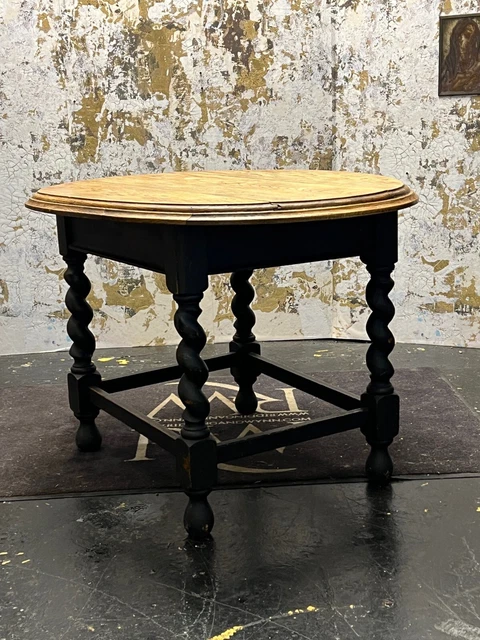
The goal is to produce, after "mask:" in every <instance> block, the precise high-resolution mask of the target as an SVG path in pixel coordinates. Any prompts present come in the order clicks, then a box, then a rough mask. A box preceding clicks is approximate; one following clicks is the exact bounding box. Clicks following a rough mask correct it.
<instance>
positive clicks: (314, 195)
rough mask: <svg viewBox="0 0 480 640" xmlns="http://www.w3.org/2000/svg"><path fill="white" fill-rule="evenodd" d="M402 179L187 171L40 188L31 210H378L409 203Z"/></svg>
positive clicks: (199, 219)
mask: <svg viewBox="0 0 480 640" xmlns="http://www.w3.org/2000/svg"><path fill="white" fill-rule="evenodd" d="M417 201H418V198H417V196H416V194H415V193H414V192H413V191H412V190H411V189H410V188H409V187H407V186H405V185H404V184H403V183H402V182H400V181H399V180H396V179H394V178H388V177H385V176H379V175H370V174H364V173H350V172H346V171H309V170H305V171H298V170H278V171H277V170H272V171H254V170H252V171H248V170H243V171H185V172H175V173H159V174H149V175H129V176H116V177H110V178H98V179H94V180H82V181H78V182H67V183H64V184H59V185H54V186H51V187H45V188H42V189H40V190H39V191H37V192H36V193H34V194H33V195H32V197H31V198H30V199H29V200H28V202H27V203H26V206H27V207H28V208H29V209H34V210H36V211H43V212H47V213H54V214H57V215H67V216H74V217H89V218H100V219H105V218H109V219H116V220H121V221H125V222H128V221H130V222H148V223H163V224H182V225H198V224H201V225H214V224H215V225H218V224H228V225H232V224H233V225H235V224H265V223H272V222H301V221H307V220H320V219H322V220H323V219H332V218H345V217H351V216H362V215H371V214H378V213H385V212H387V211H396V210H398V209H404V208H406V207H410V206H411V205H413V204H415V203H416V202H417Z"/></svg>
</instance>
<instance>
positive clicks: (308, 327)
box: [0, 0, 480, 353]
mask: <svg viewBox="0 0 480 640" xmlns="http://www.w3.org/2000/svg"><path fill="white" fill-rule="evenodd" d="M474 4H475V3H474V2H473V1H467V0H464V1H459V2H456V3H455V2H453V1H452V2H450V1H449V0H447V1H446V2H442V3H441V2H439V1H438V0H433V1H432V0H430V1H429V2H428V1H427V0H418V1H415V2H413V0H398V1H395V2H394V1H393V0H388V1H387V2H379V1H374V0H342V1H341V2H333V1H332V2H330V1H328V0H318V1H307V2H303V1H302V2H300V1H299V0H268V1H266V2H263V3H262V4H258V3H257V2H253V1H252V0H248V1H247V0H241V1H240V2H238V0H237V1H236V2H233V1H232V0H226V1H225V2H222V3H220V2H216V1H215V2H209V3H197V2H192V1H189V0H169V1H168V2H153V1H150V0H136V1H134V2H126V1H125V2H124V1H123V0H121V1H120V2H117V3H116V4H112V3H110V2H109V1H108V0H95V2H92V1H90V0H37V1H35V2H34V1H33V0H23V1H22V2H20V1H19V0H4V2H3V3H2V4H1V6H0V56H1V59H2V71H3V73H2V75H0V353H15V352H31V351H42V350H50V349H57V348H62V347H65V346H67V344H68V340H67V337H66V332H65V320H66V318H67V317H68V312H67V311H66V309H65V306H64V302H63V300H64V295H65V290H66V286H65V283H64V282H63V280H62V270H63V267H64V265H63V263H62V261H61V259H60V258H59V256H58V252H57V244H56V235H55V223H54V218H53V216H48V215H42V214H36V213H33V212H30V211H27V210H26V209H25V208H24V207H23V203H24V201H25V200H26V199H27V197H28V196H29V195H30V193H31V192H32V190H34V189H36V188H39V187H40V186H42V185H45V184H50V183H57V182H64V181H69V180H75V179H79V178H88V177H96V176H103V175H114V174H122V173H145V172H159V171H170V170H186V169H225V168H231V169H235V168H241V167H249V168H252V169H253V168H273V167H279V168H283V167H287V168H334V169H335V168H344V169H349V170H365V171H369V172H382V173H385V174H388V175H393V176H396V177H398V178H400V179H402V180H404V181H405V182H407V183H408V184H410V185H411V186H412V187H413V188H414V189H416V190H417V191H418V192H419V194H420V196H421V204H420V205H418V206H417V207H416V208H415V209H413V210H410V211H408V212H406V213H405V214H404V215H402V218H401V225H400V228H401V247H400V249H401V250H400V256H401V258H400V263H399V266H398V269H397V271H396V276H395V279H396V282H397V286H396V289H395V293H394V296H393V297H394V300H395V302H396V304H397V317H396V319H395V320H394V323H393V328H394V330H395V332H396V335H397V338H399V339H400V340H403V341H417V342H431V343H438V344H457V345H462V346H463V345H470V346H478V345H479V343H480V340H479V330H480V329H479V308H480V296H479V293H478V277H479V274H480V262H479V261H480V252H479V250H478V230H479V227H480V223H479V209H480V208H479V202H478V179H479V178H478V176H479V159H478V156H479V153H478V150H479V148H480V137H479V136H480V134H479V126H478V116H479V113H480V99H479V98H472V97H462V98H457V97H456V98H438V96H437V61H438V16H439V13H440V11H444V12H447V13H448V12H450V13H455V12H458V13H461V12H466V11H474V10H475V9H476V8H477V7H474ZM87 273H88V275H89V277H90V278H91V280H92V295H91V298H90V301H91V304H92V306H93V307H94V309H95V311H96V313H95V318H94V321H93V323H92V325H91V326H92V329H93V331H94V333H95V334H96V336H97V338H98V344H99V346H104V347H105V346H118V345H125V346H132V345H140V344H163V343H172V342H175V341H176V339H177V337H176V335H175V331H174V329H173V324H172V312H173V307H172V301H171V298H170V296H169V294H168V293H167V291H166V288H165V284H164V281H163V278H161V277H159V276H155V275H153V274H150V273H148V272H143V271H141V270H138V269H136V268H132V267H129V266H126V265H119V264H115V263H113V262H110V261H106V260H102V259H98V258H90V259H89V261H88V264H87ZM365 281H366V274H365V271H364V268H363V266H361V265H360V266H359V265H358V264H357V262H356V261H353V260H349V261H339V262H336V263H335V264H331V263H325V264H317V265H303V266H300V267H283V268H280V269H276V270H274V269H269V270H261V271H258V272H257V273H256V274H255V278H254V283H255V286H256V288H257V292H258V294H259V295H258V299H257V301H256V302H255V305H254V306H255V311H256V314H257V320H258V322H257V327H256V333H257V334H258V336H259V337H260V338H262V339H285V338H307V337H328V336H330V335H334V336H343V337H358V336H362V337H363V336H364V323H365V319H366V315H367V309H366V307H365V304H364V303H363V302H362V301H363V288H364V285H365ZM211 285H212V286H211V288H210V290H209V292H208V293H207V295H206V297H205V300H204V303H203V309H204V313H203V318H202V321H203V323H204V325H205V328H206V330H207V333H208V338H209V340H210V341H213V340H228V339H229V338H230V335H231V333H232V327H231V321H232V318H231V314H230V312H229V308H228V302H229V299H230V296H231V292H230V291H229V288H228V284H227V279H226V278H225V277H220V276H215V277H212V279H211Z"/></svg>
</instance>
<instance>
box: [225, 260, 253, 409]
mask: <svg viewBox="0 0 480 640" xmlns="http://www.w3.org/2000/svg"><path fill="white" fill-rule="evenodd" d="M252 274H253V270H251V269H248V270H243V271H237V272H235V273H232V276H231V278H230V284H231V286H232V289H233V290H234V291H235V295H234V296H233V300H232V312H233V315H234V316H235V318H236V320H235V322H234V323H233V326H234V327H235V330H236V332H235V335H234V336H233V340H232V342H231V343H230V351H235V352H237V353H238V355H239V357H238V360H237V363H236V364H235V366H234V367H232V369H231V372H232V375H233V377H234V379H235V382H236V383H237V384H238V393H237V397H236V398H235V406H236V408H237V411H238V412H239V413H241V414H243V415H249V414H251V413H254V412H255V410H256V408H257V404H258V401H257V396H256V395H255V392H254V390H253V385H254V384H255V382H256V380H257V377H258V372H257V371H256V369H255V367H254V363H253V362H251V361H248V360H245V359H242V354H246V353H251V352H253V353H260V345H259V343H258V342H256V340H255V335H254V334H253V333H252V329H253V327H254V325H255V314H254V312H253V311H252V309H251V307H250V304H251V302H252V300H253V298H254V296H255V290H254V288H253V287H252V285H251V284H250V282H249V280H250V278H251V277H252Z"/></svg>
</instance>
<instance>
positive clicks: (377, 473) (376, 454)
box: [365, 443, 393, 486]
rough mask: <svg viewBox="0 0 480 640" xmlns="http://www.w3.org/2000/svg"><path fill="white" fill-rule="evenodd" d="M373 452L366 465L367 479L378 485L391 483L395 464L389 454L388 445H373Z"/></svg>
mask: <svg viewBox="0 0 480 640" xmlns="http://www.w3.org/2000/svg"><path fill="white" fill-rule="evenodd" d="M371 447H372V450H371V451H370V455H369V456H368V458H367V462H366V464H365V472H366V474H367V478H368V479H369V480H370V481H371V482H373V483H374V484H378V485H382V486H383V485H386V484H388V483H389V482H390V480H391V478H392V473H393V462H392V458H391V457H390V454H389V452H388V444H382V445H381V444H376V443H374V444H372V445H371Z"/></svg>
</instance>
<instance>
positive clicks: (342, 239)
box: [26, 170, 418, 539]
mask: <svg viewBox="0 0 480 640" xmlns="http://www.w3.org/2000/svg"><path fill="white" fill-rule="evenodd" d="M417 200H418V199H417V196H416V195H415V193H413V192H412V191H411V189H409V188H408V187H407V186H405V185H404V184H403V183H402V182H400V181H399V180H396V179H393V178H388V177H384V176H378V175H368V174H361V173H348V172H333V171H332V172H330V171H308V170H306V171H298V170H279V171H253V170H252V171H202V172H178V173H162V174H155V175H129V176H117V177H109V178H101V179H93V180H85V181H77V182H71V183H65V184H60V185H54V186H49V187H45V188H42V189H40V190H39V191H37V192H36V193H34V194H33V195H32V197H31V198H30V199H29V200H28V202H27V203H26V206H27V207H28V208H30V209H33V210H36V211H42V212H46V213H53V214H55V215H56V216H57V227H58V240H59V247H60V253H61V254H62V256H63V258H64V260H65V262H66V264H67V269H66V271H65V276H64V277H65V280H66V281H67V283H68V285H69V290H68V292H67V295H66V306H67V308H68V309H69V311H70V312H71V317H70V319H69V321H68V324H67V331H68V335H69V336H70V338H71V339H72V343H73V344H72V347H71V349H70V354H71V356H72V358H73V361H74V362H73V365H72V367H71V370H70V373H69V374H68V392H69V401H70V407H71V409H72V411H73V413H74V415H75V416H76V418H78V420H79V423H80V424H79V428H78V431H77V435H76V443H77V446H78V448H79V449H80V450H81V451H85V452H88V451H96V450H98V449H99V448H100V446H101V441H102V438H101V435H100V433H99V431H98V429H97V426H96V424H95V419H96V417H97V415H98V414H99V411H100V410H103V411H106V412H107V413H109V414H111V415H112V416H115V417H116V418H118V419H119V420H121V421H122V422H123V423H125V424H127V425H128V426H129V427H131V428H133V429H135V430H136V431H138V432H139V433H141V434H143V435H144V436H146V437H147V438H149V439H150V440H151V441H152V442H155V443H156V444H158V445H159V446H161V447H163V448H164V449H165V450H167V451H169V452H170V453H171V454H173V455H174V456H175V458H176V464H177V473H178V479H179V482H180V485H181V487H182V488H183V490H184V491H185V493H186V494H187V496H188V498H189V501H188V505H187V508H186V511H185V519H184V522H185V527H186V530H187V532H188V534H189V536H190V537H192V538H194V539H201V538H204V537H207V536H209V535H210V532H211V530H212V527H213V522H214V516H213V512H212V509H211V507H210V505H209V503H208V499H207V496H208V495H209V493H210V491H211V490H212V488H214V486H215V483H216V477H217V464H218V463H221V462H226V461H230V460H234V459H237V458H241V457H243V456H247V455H252V454H255V453H260V452H264V451H269V450H272V449H275V448H278V447H284V446H288V445H293V444H297V443H299V442H304V441H307V440H310V439H314V438H320V437H324V436H328V435H332V434H335V433H339V432H342V431H348V430H351V429H361V431H362V433H363V434H364V435H365V437H366V439H367V442H368V443H369V445H370V447H371V451H370V454H369V456H368V459H367V463H366V472H367V474H368V477H369V478H370V480H371V481H373V482H376V483H381V484H384V483H387V482H388V481H389V480H390V478H391V475H392V469H393V465H392V460H391V457H390V454H389V452H388V447H389V445H390V444H391V443H392V441H393V439H394V437H395V436H396V435H397V434H398V430H399V399H398V396H397V394H395V393H394V388H393V386H392V383H391V378H392V376H393V373H394V370H393V367H392V364H391V362H390V360H389V357H388V356H389V354H390V353H391V351H392V349H393V347H394V344H395V340H394V337H393V335H392V333H391V331H390V329H389V327H388V324H389V322H390V321H391V320H392V318H393V316H394V312H395V310H394V306H393V304H392V302H391V300H390V298H389V293H390V291H391V289H392V287H393V280H392V279H391V273H392V271H393V269H394V265H395V262H396V261H397V244H398V243H397V217H398V211H399V210H400V209H403V208H406V207H409V206H411V205H413V204H415V203H416V202H417ZM87 254H94V255H97V256H102V257H104V258H109V259H112V260H117V261H119V262H124V263H127V264H131V265H135V266H138V267H143V268H146V269H150V270H152V271H155V272H158V273H163V274H165V276H166V283H167V287H168V289H169V291H170V292H171V293H172V295H173V298H174V300H175V302H176V303H177V310H176V313H175V317H174V323H175V327H176V330H177V332H178V333H179V335H180V337H181V342H180V344H179V345H178V348H177V363H178V364H177V365H174V366H171V367H166V368H162V369H157V370H154V371H149V372H145V373H138V374H134V375H126V376H123V377H119V378H115V379H110V380H102V377H101V375H100V373H99V371H98V370H97V368H96V366H95V364H94V363H93V361H92V356H93V353H94V350H95V338H94V336H93V334H92V333H91V331H90V330H89V328H88V325H89V323H90V322H91V320H92V317H93V312H92V309H91V308H90V306H89V304H88V302H87V300H86V298H87V295H88V293H89V291H90V282H89V280H88V278H87V277H86V275H85V273H84V263H85V260H86V258H87ZM349 256H360V258H361V260H362V261H363V262H364V263H365V265H366V268H367V270H368V272H369V274H370V280H369V283H368V285H367V288H366V300H367V303H368V306H369V308H370V310H371V314H370V317H369V319H368V321H367V326H366V329H367V333H368V335H369V337H370V340H371V344H370V346H369V348H368V351H367V357H366V364H367V367H368V369H369V371H370V378H371V380H370V383H369V385H368V387H367V389H366V390H365V393H363V394H362V395H361V397H358V396H355V395H352V394H350V393H346V392H345V391H341V390H339V389H335V388H333V387H330V386H328V385H326V384H322V383H321V382H317V381H315V380H313V379H312V378H311V377H308V376H305V375H301V374H299V373H296V372H295V371H293V370H291V369H290V368H288V367H285V366H282V365H281V364H278V363H275V362H272V361H271V360H269V359H267V358H265V357H263V356H262V355H261V349H260V344H259V343H258V342H257V341H256V339H255V335H254V334H253V331H252V330H253V328H254V324H255V315H254V313H253V311H252V309H251V306H250V305H251V302H252V301H253V299H254V295H255V292H254V290H253V287H252V286H251V284H250V282H249V279H250V277H251V276H252V273H253V270H254V269H259V268H265V267H275V266H280V265H288V264H298V263H304V262H315V261H320V260H330V259H335V258H346V257H349ZM218 273H232V276H231V286H232V288H233V290H234V292H235V295H234V297H233V301H232V311H233V314H234V316H235V318H236V320H235V322H234V327H235V334H234V336H233V338H232V341H231V343H230V348H229V351H228V353H226V354H225V355H222V356H220V357H215V358H210V359H207V360H204V359H202V355H201V352H202V349H203V347H204V346H205V343H206V336H205V332H204V330H203V328H202V326H201V324H200V323H199V320H198V318H199V316H200V313H201V310H200V306H199V305H200V301H201V300H202V297H203V293H204V291H205V290H206V289H207V287H208V276H209V275H210V274H218ZM222 369H230V371H231V373H232V375H233V378H234V379H235V381H236V383H237V384H238V393H237V396H236V401H235V406H236V408H237V411H238V412H239V413H241V414H245V415H248V414H251V413H253V412H254V411H255V409H256V407H257V398H256V396H255V392H254V384H255V381H256V379H257V377H258V376H259V375H260V374H265V375H267V376H271V377H273V378H275V379H277V380H279V381H281V382H282V383H284V384H287V385H292V386H294V387H296V388H297V389H300V390H302V391H304V392H306V393H309V394H311V395H313V396H315V397H317V398H321V399H322V400H325V401H326V402H329V403H331V404H333V405H335V406H337V407H339V408H340V409H341V410H342V411H341V413H339V414H337V415H334V416H330V417H327V418H323V419H318V420H310V421H307V422H303V423H300V424H298V423H297V424H294V425H291V426H286V427H285V426H284V427H281V428H276V429H272V430H270V431H266V432H264V433H259V434H253V435H249V436H247V437H244V438H241V439H232V440H229V441H226V442H221V443H217V442H216V441H215V440H214V439H213V437H212V435H211V434H210V431H209V428H208V426H207V424H206V419H207V416H208V414H209V408H210V407H209V402H208V400H207V398H206V396H205V395H204V393H203V391H202V387H203V385H204V384H205V382H206V381H207V378H208V374H209V372H210V371H218V370H222ZM177 378H180V382H179V385H178V393H179V396H180V398H181V400H182V402H183V403H184V405H185V410H184V412H183V420H184V425H183V428H182V430H181V433H176V432H173V431H170V430H169V429H167V428H166V427H163V426H162V425H160V424H158V423H157V422H156V421H154V420H153V419H150V418H148V417H147V416H145V415H142V414H141V413H139V412H137V411H135V410H133V409H131V408H129V407H128V406H126V405H125V404H123V403H122V402H119V401H118V400H116V399H114V397H113V394H115V392H119V391H124V390H126V389H133V388H138V387H142V386H145V385H151V384H157V383H161V382H166V381H169V380H174V379H177Z"/></svg>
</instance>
